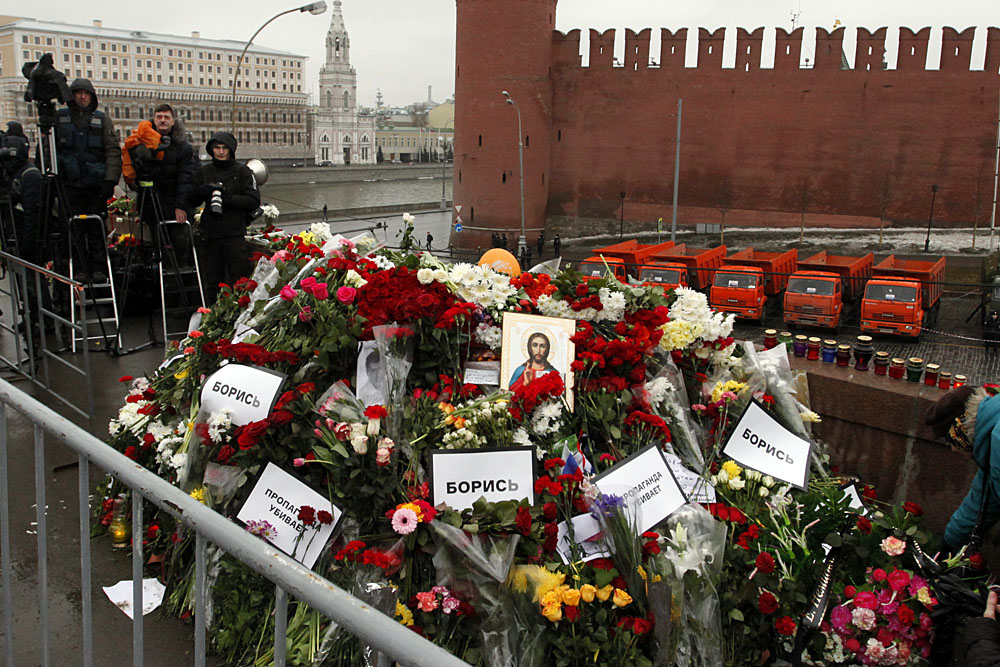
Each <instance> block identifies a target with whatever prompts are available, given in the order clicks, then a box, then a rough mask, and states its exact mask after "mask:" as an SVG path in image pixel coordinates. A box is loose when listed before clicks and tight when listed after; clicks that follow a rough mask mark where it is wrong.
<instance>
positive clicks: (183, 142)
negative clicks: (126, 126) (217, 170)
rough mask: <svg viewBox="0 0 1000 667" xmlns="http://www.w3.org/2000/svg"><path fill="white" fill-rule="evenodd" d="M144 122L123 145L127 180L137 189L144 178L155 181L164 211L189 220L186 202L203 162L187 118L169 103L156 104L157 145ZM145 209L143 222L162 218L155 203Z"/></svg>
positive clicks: (154, 129) (154, 113)
mask: <svg viewBox="0 0 1000 667" xmlns="http://www.w3.org/2000/svg"><path fill="white" fill-rule="evenodd" d="M141 125H142V124H140V129H139V130H136V131H134V132H133V133H132V134H131V135H130V136H129V137H127V138H126V139H125V146H124V148H123V149H122V158H123V163H122V164H123V167H122V173H123V174H124V176H125V182H126V183H128V184H129V186H131V187H132V188H133V189H138V188H139V187H140V182H152V183H153V192H155V193H156V195H157V198H158V199H159V200H160V206H161V207H162V210H163V215H164V216H167V219H171V216H172V219H174V220H177V222H186V221H187V219H188V213H189V211H188V210H187V209H186V206H187V202H188V199H189V198H190V194H191V188H192V187H193V186H194V181H195V178H197V175H198V169H199V167H200V165H199V163H198V157H197V156H196V155H195V152H194V149H193V148H192V147H191V144H190V143H189V142H188V140H187V134H186V133H185V131H184V122H183V121H182V120H180V119H179V118H177V117H176V115H175V114H174V110H173V107H171V106H170V105H169V104H160V105H159V106H158V107H156V110H155V111H154V112H153V120H152V131H153V132H155V135H154V136H153V139H154V140H155V141H154V142H153V143H154V144H155V145H154V146H147V143H146V142H145V141H143V138H142V133H141ZM142 213H143V222H148V223H152V222H158V221H156V220H153V217H154V215H153V207H152V205H147V206H146V207H144V210H143V212H142Z"/></svg>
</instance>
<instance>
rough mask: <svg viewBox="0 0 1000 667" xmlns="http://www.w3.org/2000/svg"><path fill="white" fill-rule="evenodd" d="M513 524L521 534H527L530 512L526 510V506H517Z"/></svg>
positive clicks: (529, 528)
mask: <svg viewBox="0 0 1000 667" xmlns="http://www.w3.org/2000/svg"><path fill="white" fill-rule="evenodd" d="M514 525H516V526H517V529H518V530H519V531H520V532H521V534H522V535H528V534H529V533H530V532H531V512H529V511H528V508H527V507H524V506H521V507H518V508H517V517H516V518H515V519H514Z"/></svg>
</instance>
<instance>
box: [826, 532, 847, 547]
mask: <svg viewBox="0 0 1000 667" xmlns="http://www.w3.org/2000/svg"><path fill="white" fill-rule="evenodd" d="M823 541H824V542H826V543H827V544H829V545H830V546H831V547H839V546H840V545H842V544H843V543H844V540H843V539H842V538H841V537H840V534H839V533H827V534H826V537H824V538H823Z"/></svg>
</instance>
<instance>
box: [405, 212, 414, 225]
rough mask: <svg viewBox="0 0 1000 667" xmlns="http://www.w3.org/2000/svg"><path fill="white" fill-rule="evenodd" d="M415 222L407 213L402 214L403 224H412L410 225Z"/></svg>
mask: <svg viewBox="0 0 1000 667" xmlns="http://www.w3.org/2000/svg"><path fill="white" fill-rule="evenodd" d="M416 220H417V219H416V218H414V217H413V216H412V215H410V214H409V213H404V214H403V222H405V223H409V224H412V223H414V222H416Z"/></svg>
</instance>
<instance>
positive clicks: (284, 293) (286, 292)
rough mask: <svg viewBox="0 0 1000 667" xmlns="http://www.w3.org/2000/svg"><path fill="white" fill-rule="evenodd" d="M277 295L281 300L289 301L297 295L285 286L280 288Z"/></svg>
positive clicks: (289, 286) (290, 287) (289, 287)
mask: <svg viewBox="0 0 1000 667" xmlns="http://www.w3.org/2000/svg"><path fill="white" fill-rule="evenodd" d="M278 294H279V295H280V296H281V298H282V299H283V300H285V301H291V300H292V299H294V298H295V297H296V296H297V295H298V292H296V291H295V290H294V289H293V288H292V286H291V285H285V286H284V287H282V288H281V291H280V292H279V293H278Z"/></svg>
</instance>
